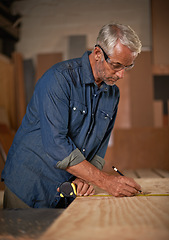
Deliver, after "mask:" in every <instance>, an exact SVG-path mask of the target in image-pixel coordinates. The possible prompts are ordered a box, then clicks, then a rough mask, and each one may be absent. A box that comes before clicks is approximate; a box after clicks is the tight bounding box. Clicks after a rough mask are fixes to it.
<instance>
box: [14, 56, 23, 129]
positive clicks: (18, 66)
mask: <svg viewBox="0 0 169 240" xmlns="http://www.w3.org/2000/svg"><path fill="white" fill-rule="evenodd" d="M12 58H13V61H14V69H15V92H16V113H17V126H16V127H17V128H18V127H19V126H20V125H21V122H22V119H23V117H24V115H25V112H26V97H25V85H24V73H23V59H22V55H21V54H20V53H18V52H14V53H13V54H12Z"/></svg>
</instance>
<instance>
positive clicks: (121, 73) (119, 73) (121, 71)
mask: <svg viewBox="0 0 169 240" xmlns="http://www.w3.org/2000/svg"><path fill="white" fill-rule="evenodd" d="M124 71H125V70H124V69H122V70H120V71H118V72H116V76H118V78H119V79H121V78H123V77H124Z"/></svg>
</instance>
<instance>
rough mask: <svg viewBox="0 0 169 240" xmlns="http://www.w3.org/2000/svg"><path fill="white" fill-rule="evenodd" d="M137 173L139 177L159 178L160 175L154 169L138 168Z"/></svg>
mask: <svg viewBox="0 0 169 240" xmlns="http://www.w3.org/2000/svg"><path fill="white" fill-rule="evenodd" d="M136 173H137V176H138V177H139V178H159V175H158V174H157V173H155V172H154V171H153V170H152V169H137V170H136Z"/></svg>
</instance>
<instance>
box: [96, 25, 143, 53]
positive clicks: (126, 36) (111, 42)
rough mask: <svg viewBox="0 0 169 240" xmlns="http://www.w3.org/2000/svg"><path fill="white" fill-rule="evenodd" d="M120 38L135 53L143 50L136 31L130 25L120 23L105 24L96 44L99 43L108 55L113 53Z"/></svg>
mask: <svg viewBox="0 0 169 240" xmlns="http://www.w3.org/2000/svg"><path fill="white" fill-rule="evenodd" d="M118 40H119V41H120V42H121V44H123V45H125V46H127V47H128V48H129V49H130V50H131V51H132V52H133V53H134V54H135V55H138V54H139V53H140V52H141V47H142V45H141V41H140V39H139V37H138V36H137V34H136V33H135V31H134V30H133V29H132V28H131V27H130V26H127V25H123V24H118V23H112V24H107V25H104V26H103V27H102V28H101V30H100V32H99V34H98V37H97V40H96V44H99V45H100V46H101V47H102V48H103V49H104V50H105V52H106V53H107V54H108V55H111V54H112V53H113V49H114V47H115V46H116V44H117V42H118Z"/></svg>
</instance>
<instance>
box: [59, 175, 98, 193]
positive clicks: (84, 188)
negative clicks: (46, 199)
mask: <svg viewBox="0 0 169 240" xmlns="http://www.w3.org/2000/svg"><path fill="white" fill-rule="evenodd" d="M58 191H59V192H60V196H61V197H76V196H89V195H93V194H94V193H95V190H94V187H93V186H92V185H90V184H89V183H87V182H86V181H84V180H82V179H80V178H76V179H75V180H74V181H73V182H70V181H67V182H64V183H62V184H61V185H60V187H59V189H58Z"/></svg>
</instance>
